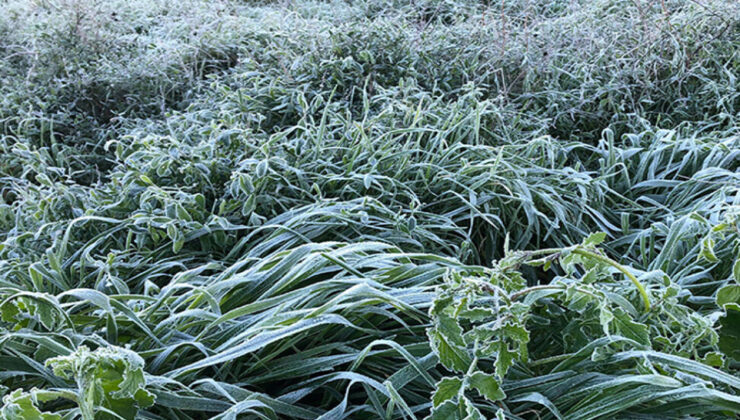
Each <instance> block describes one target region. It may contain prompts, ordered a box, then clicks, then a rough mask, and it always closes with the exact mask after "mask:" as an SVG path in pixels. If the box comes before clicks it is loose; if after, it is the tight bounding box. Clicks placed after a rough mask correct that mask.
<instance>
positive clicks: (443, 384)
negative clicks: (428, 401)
mask: <svg viewBox="0 0 740 420" xmlns="http://www.w3.org/2000/svg"><path fill="white" fill-rule="evenodd" d="M462 384H463V383H462V380H461V379H460V378H456V377H446V378H442V379H441V380H440V381H439V382H437V384H436V385H435V391H434V395H433V396H432V405H433V406H434V407H435V408H436V407H438V406H439V405H440V404H442V403H444V402H446V401H449V400H452V399H454V398H455V397H456V396H457V395H458V393H459V392H460V388H462Z"/></svg>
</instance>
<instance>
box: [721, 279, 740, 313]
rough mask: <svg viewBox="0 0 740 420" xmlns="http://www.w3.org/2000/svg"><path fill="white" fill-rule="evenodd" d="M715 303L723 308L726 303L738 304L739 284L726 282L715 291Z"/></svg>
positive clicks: (739, 296) (739, 295)
mask: <svg viewBox="0 0 740 420" xmlns="http://www.w3.org/2000/svg"><path fill="white" fill-rule="evenodd" d="M716 301H717V305H718V306H719V307H720V308H723V307H724V306H725V305H726V304H728V303H737V304H740V285H738V284H728V285H727V286H725V287H723V288H721V289H719V290H718V291H717V298H716Z"/></svg>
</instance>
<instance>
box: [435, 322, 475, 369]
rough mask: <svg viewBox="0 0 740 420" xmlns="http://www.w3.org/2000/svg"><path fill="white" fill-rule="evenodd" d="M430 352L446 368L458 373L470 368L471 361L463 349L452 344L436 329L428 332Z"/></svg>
mask: <svg viewBox="0 0 740 420" xmlns="http://www.w3.org/2000/svg"><path fill="white" fill-rule="evenodd" d="M428 335H429V339H430V344H431V346H432V351H434V354H436V355H437V357H438V358H439V361H440V363H442V364H443V365H444V366H445V367H446V368H448V369H451V370H455V371H458V372H465V371H466V370H468V367H469V366H470V363H471V359H470V355H469V354H468V351H467V349H466V348H465V347H463V346H460V345H458V344H455V343H454V342H452V340H451V339H450V338H449V337H448V336H446V335H445V334H443V333H442V332H440V330H439V329H437V328H432V329H430V330H429V332H428Z"/></svg>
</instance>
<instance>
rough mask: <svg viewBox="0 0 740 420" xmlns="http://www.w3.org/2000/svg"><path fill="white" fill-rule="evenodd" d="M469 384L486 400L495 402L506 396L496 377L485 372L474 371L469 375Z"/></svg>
mask: <svg viewBox="0 0 740 420" xmlns="http://www.w3.org/2000/svg"><path fill="white" fill-rule="evenodd" d="M470 386H472V387H473V388H475V389H476V390H477V391H478V393H479V394H480V395H481V396H482V397H485V398H486V399H487V400H488V401H491V402H495V401H498V400H503V399H504V398H506V394H505V393H504V391H502V390H501V386H500V385H499V383H498V381H497V380H496V378H494V377H493V376H492V375H489V374H487V373H483V372H480V371H478V372H475V373H474V374H473V375H472V376H470Z"/></svg>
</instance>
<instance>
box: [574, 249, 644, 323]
mask: <svg viewBox="0 0 740 420" xmlns="http://www.w3.org/2000/svg"><path fill="white" fill-rule="evenodd" d="M573 252H574V253H576V254H579V255H583V256H585V257H589V258H593V259H595V260H597V261H599V262H603V263H604V264H609V265H611V266H612V267H614V268H616V269H617V270H619V271H621V272H622V274H624V275H625V276H627V278H628V279H630V281H631V282H632V284H634V285H635V287H637V290H638V291H639V292H640V296H642V301H643V303H644V304H645V311H649V310H650V296H648V294H647V291H646V290H645V287H644V286H643V285H642V283H640V280H637V277H635V275H634V274H632V273H630V272H629V270H627V269H626V268H625V267H624V266H623V265H621V264H619V263H618V262H616V261H614V260H612V259H611V258H607V257H605V256H603V255H599V254H597V253H594V252H591V251H586V250H585V249H581V248H574V249H573Z"/></svg>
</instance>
